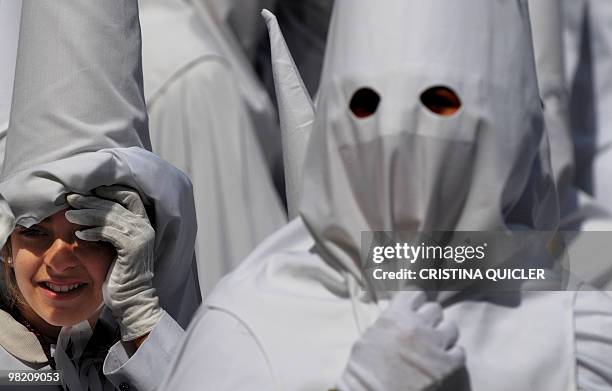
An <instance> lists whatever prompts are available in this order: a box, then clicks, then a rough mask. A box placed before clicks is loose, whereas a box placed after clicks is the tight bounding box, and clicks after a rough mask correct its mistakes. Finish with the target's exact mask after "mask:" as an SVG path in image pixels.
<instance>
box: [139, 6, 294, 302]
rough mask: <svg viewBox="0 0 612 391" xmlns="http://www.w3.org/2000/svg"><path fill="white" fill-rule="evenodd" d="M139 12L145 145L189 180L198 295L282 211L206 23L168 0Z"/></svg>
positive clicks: (279, 219)
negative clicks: (146, 118) (146, 122)
mask: <svg viewBox="0 0 612 391" xmlns="http://www.w3.org/2000/svg"><path fill="white" fill-rule="evenodd" d="M140 16H141V25H142V32H143V69H144V80H145V98H146V99H147V104H148V111H149V130H150V133H151V142H152V144H153V149H154V151H155V152H156V153H157V154H159V155H160V156H162V157H163V158H164V159H166V160H167V161H169V162H170V163H172V164H173V165H174V166H176V167H178V168H180V169H181V170H182V171H184V172H185V173H186V174H187V175H188V176H189V178H190V179H191V181H192V183H193V187H194V198H195V205H196V213H197V220H198V233H197V241H196V258H197V261H198V277H199V282H200V288H201V290H202V295H204V294H205V293H206V292H208V291H209V290H211V289H212V287H213V286H214V285H215V283H216V282H217V281H218V280H219V279H220V278H221V277H222V276H223V275H225V274H226V273H228V272H229V271H231V270H233V269H234V268H235V267H236V266H237V265H238V264H239V263H240V261H242V260H243V259H244V258H245V257H246V256H247V255H248V254H249V253H250V252H251V251H252V250H253V249H254V248H255V246H256V245H257V244H259V243H260V242H261V241H262V240H263V239H264V238H266V237H267V236H269V235H270V234H271V233H272V232H274V231H275V230H277V229H278V228H279V227H281V226H282V225H283V224H284V223H285V221H286V217H285V212H284V210H283V206H282V204H281V202H280V200H279V198H278V195H277V193H276V191H275V189H274V185H273V184H272V180H271V177H270V174H269V171H268V169H267V166H266V162H265V159H264V157H263V154H262V151H261V148H260V146H259V143H258V141H257V139H256V132H255V129H254V126H253V124H252V122H251V118H250V116H249V113H248V111H247V108H246V106H245V103H244V101H243V99H242V97H241V95H240V90H239V88H238V86H237V84H236V81H235V77H234V76H235V75H234V72H233V70H232V67H231V65H230V64H229V63H228V62H227V61H226V60H225V58H224V56H222V55H221V54H220V52H219V51H218V50H217V49H216V47H215V41H214V40H212V39H211V36H210V35H209V34H207V31H208V30H207V27H206V26H203V25H202V23H201V22H200V20H199V19H198V17H197V15H195V14H194V13H193V10H191V9H190V8H189V7H187V6H181V5H180V4H177V3H172V2H169V3H167V4H164V5H158V4H156V3H155V2H151V1H148V2H147V1H145V2H143V3H142V5H141V12H140ZM207 39H208V41H207Z"/></svg>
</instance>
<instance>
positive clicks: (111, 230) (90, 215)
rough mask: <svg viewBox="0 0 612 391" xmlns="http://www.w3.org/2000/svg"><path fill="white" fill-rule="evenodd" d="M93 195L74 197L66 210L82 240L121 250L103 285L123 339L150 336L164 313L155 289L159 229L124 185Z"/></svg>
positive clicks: (133, 193)
mask: <svg viewBox="0 0 612 391" xmlns="http://www.w3.org/2000/svg"><path fill="white" fill-rule="evenodd" d="M95 194H96V195H97V196H99V197H101V198H99V197H94V196H83V195H80V194H70V195H68V196H67V197H66V199H67V201H68V204H69V205H70V206H71V207H73V208H75V210H69V211H67V212H66V219H67V220H68V221H70V222H71V223H74V224H79V225H85V226H93V227H95V228H89V229H86V230H83V231H77V232H76V236H77V237H78V238H79V239H82V240H89V241H100V240H101V241H106V242H110V243H111V244H112V245H113V246H115V249H116V250H117V258H116V259H115V261H114V262H113V264H112V265H111V267H110V269H109V271H108V274H107V276H106V281H105V283H104V285H103V296H104V303H105V304H106V306H107V307H109V308H110V310H111V312H112V313H113V316H114V317H115V319H116V320H117V322H118V323H119V328H120V330H121V338H122V340H124V341H131V340H134V339H136V338H138V337H142V336H144V335H146V334H148V333H149V332H150V331H151V330H152V329H153V328H154V327H155V325H156V324H157V322H158V321H159V319H160V318H161V317H162V315H163V311H162V309H161V308H160V307H159V300H158V298H157V296H156V293H155V288H153V284H152V280H153V263H154V245H155V230H154V229H153V227H152V226H151V223H150V222H149V219H148V218H147V213H146V211H145V208H144V205H143V203H142V200H141V199H140V196H139V195H138V193H137V192H136V191H134V190H132V189H129V188H127V187H122V186H108V187H99V188H97V189H96V190H95Z"/></svg>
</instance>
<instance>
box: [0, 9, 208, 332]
mask: <svg viewBox="0 0 612 391" xmlns="http://www.w3.org/2000/svg"><path fill="white" fill-rule="evenodd" d="M140 49H141V42H140V27H139V22H138V7H137V2H136V1H122V2H86V3H82V2H42V3H41V2H37V1H27V2H24V4H23V14H22V21H21V32H20V37H19V49H18V56H17V70H16V75H15V92H14V99H13V106H12V110H11V124H10V127H9V130H8V136H7V154H6V156H5V160H4V168H3V171H2V175H1V183H0V193H1V194H2V195H3V196H4V197H5V198H6V200H7V202H8V204H9V205H10V207H11V209H12V210H13V213H14V214H15V218H16V222H17V224H20V225H23V226H30V225H32V224H35V223H38V222H40V221H41V220H43V219H44V218H46V217H48V216H50V215H52V214H54V213H56V212H58V211H60V210H62V209H64V208H66V207H67V204H66V201H65V196H66V194H67V193H71V192H77V193H82V194H91V192H92V191H93V190H94V189H95V188H97V187H99V186H103V185H113V184H121V185H125V186H129V187H132V188H134V189H136V190H137V191H138V192H139V193H140V196H141V197H142V198H143V201H144V203H145V205H147V206H148V207H149V208H150V209H149V210H150V218H151V221H152V223H153V227H154V228H155V231H156V237H155V239H156V241H155V255H156V264H155V278H154V282H153V283H154V286H155V288H156V289H157V294H158V296H159V298H160V305H161V306H162V307H163V308H164V309H165V310H166V311H167V312H168V313H169V314H170V315H171V316H172V317H174V318H175V319H176V320H177V321H178V322H179V323H180V324H181V325H182V326H186V325H187V323H188V321H189V320H190V319H191V316H192V314H193V312H194V311H195V309H196V308H197V306H198V304H199V300H200V298H199V289H198V287H197V279H196V273H195V270H193V265H194V262H193V246H194V238H195V232H196V221H195V210H194V204H193V194H192V189H191V183H190V182H189V180H188V179H187V177H186V176H185V175H184V174H183V173H181V172H180V171H178V170H177V169H176V168H174V167H172V166H171V165H169V164H168V163H166V162H165V161H163V160H161V159H160V158H159V157H157V156H156V155H154V154H153V153H151V152H149V149H150V142H149V134H148V129H147V114H146V108H145V103H144V98H143V90H142V70H141V59H140Z"/></svg>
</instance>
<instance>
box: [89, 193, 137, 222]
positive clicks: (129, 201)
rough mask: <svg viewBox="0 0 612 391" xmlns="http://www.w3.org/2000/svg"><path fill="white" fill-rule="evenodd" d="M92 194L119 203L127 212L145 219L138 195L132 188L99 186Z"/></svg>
mask: <svg viewBox="0 0 612 391" xmlns="http://www.w3.org/2000/svg"><path fill="white" fill-rule="evenodd" d="M94 193H95V194H96V195H98V196H100V197H103V198H106V199H108V200H113V201H115V202H118V203H120V204H121V205H123V206H124V207H125V208H126V209H127V210H129V211H130V212H132V213H134V214H136V215H138V216H140V217H145V218H146V217H147V212H146V210H145V207H144V204H143V202H142V199H141V198H140V195H138V192H137V191H136V190H134V189H132V188H129V187H126V186H120V185H114V186H100V187H98V188H96V189H95V190H94Z"/></svg>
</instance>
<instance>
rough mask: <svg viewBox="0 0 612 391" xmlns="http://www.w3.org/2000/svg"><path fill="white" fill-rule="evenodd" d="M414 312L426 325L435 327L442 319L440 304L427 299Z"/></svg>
mask: <svg viewBox="0 0 612 391" xmlns="http://www.w3.org/2000/svg"><path fill="white" fill-rule="evenodd" d="M416 312H417V314H419V315H420V316H421V318H422V319H423V321H424V322H425V324H426V325H428V326H432V327H435V326H437V325H438V324H439V323H440V322H441V321H442V317H443V315H442V306H440V304H438V303H436V302H433V301H429V302H427V303H425V304H423V305H422V306H421V307H420V308H419V309H418V310H417V311H416Z"/></svg>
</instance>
